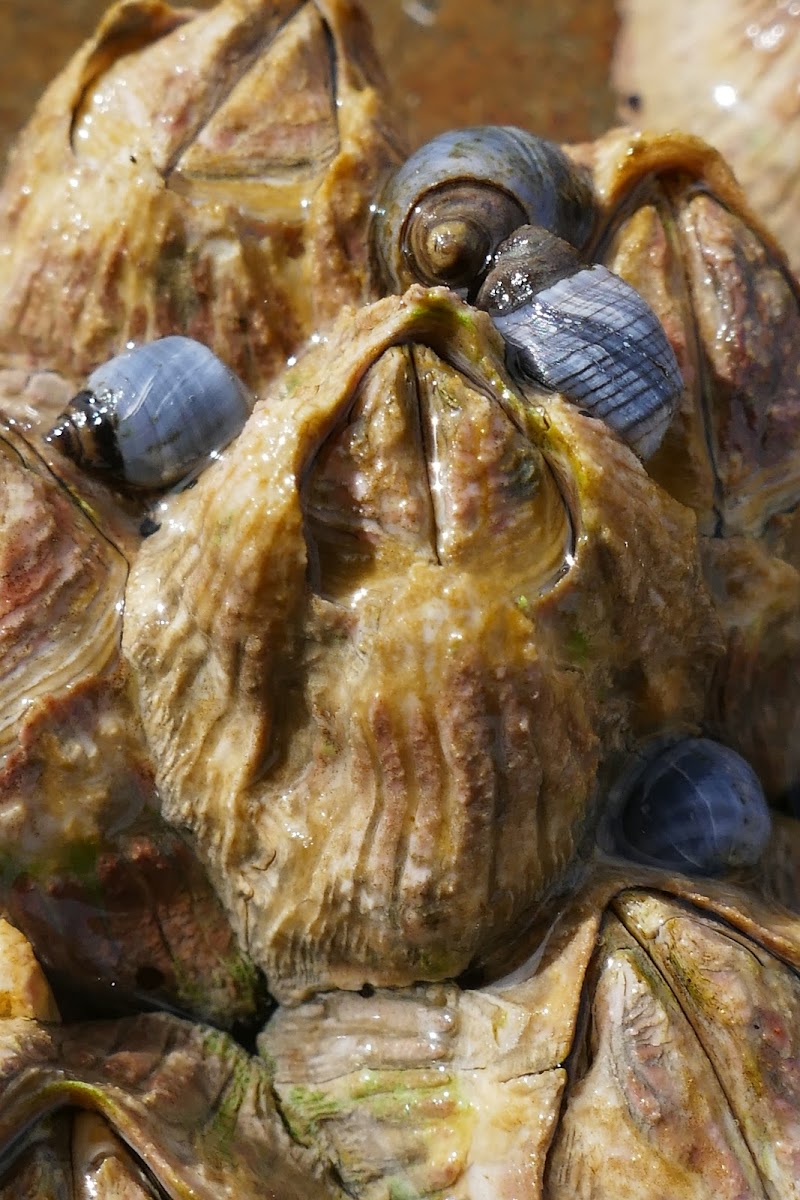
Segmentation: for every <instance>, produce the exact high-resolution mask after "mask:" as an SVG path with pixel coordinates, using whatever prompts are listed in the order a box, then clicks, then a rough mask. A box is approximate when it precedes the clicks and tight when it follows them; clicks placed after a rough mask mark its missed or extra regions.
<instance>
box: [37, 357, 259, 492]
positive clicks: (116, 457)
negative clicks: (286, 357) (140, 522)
mask: <svg viewBox="0 0 800 1200" xmlns="http://www.w3.org/2000/svg"><path fill="white" fill-rule="evenodd" d="M251 407H252V400H251V397H250V395H249V393H248V391H247V389H246V388H245V386H244V384H243V383H242V382H241V380H239V379H238V377H237V376H236V375H234V373H233V372H232V371H231V370H230V369H229V368H228V367H226V366H225V364H224V363H223V362H221V360H220V359H219V358H217V356H216V355H215V354H214V353H213V352H212V351H211V350H209V349H208V347H207V346H204V345H202V343H200V342H196V341H193V340H192V339H191V338H186V337H177V336H174V337H166V338H161V339H159V340H158V341H154V342H149V343H147V344H145V345H142V346H137V347H136V348H135V349H133V350H130V351H128V352H127V353H125V354H120V355H117V356H116V357H115V358H112V359H110V360H109V361H108V362H106V363H103V365H102V366H100V367H98V368H97V369H96V370H95V371H93V372H92V374H91V375H90V376H89V378H88V380H87V381H86V387H85V388H84V389H83V390H81V391H80V392H78V393H77V395H76V396H74V397H73V399H72V400H71V402H70V406H69V408H68V409H67V410H66V411H65V412H64V413H63V414H62V417H61V418H60V420H59V422H58V423H57V424H56V426H55V427H54V428H53V429H52V430H51V431H50V434H49V435H48V438H49V440H50V441H51V442H52V443H53V444H55V445H58V446H59V448H60V449H61V450H62V451H63V452H64V453H65V454H67V455H68V456H69V457H70V458H72V459H73V460H74V461H75V462H77V463H78V465H79V466H84V467H88V468H90V469H92V470H98V471H103V472H104V473H105V474H107V475H110V476H111V477H113V478H114V479H115V480H117V481H118V482H120V483H123V484H125V485H127V486H129V487H135V488H164V487H169V486H170V485H172V484H175V483H178V482H179V481H181V480H183V479H185V478H186V477H187V476H189V475H191V474H192V473H193V472H194V471H196V470H197V469H198V468H199V467H201V466H202V465H203V463H204V462H205V461H206V460H207V459H208V458H209V456H210V455H212V454H213V452H214V451H215V450H219V449H221V448H222V447H223V446H225V445H227V443H228V442H229V441H231V439H232V438H234V437H235V436H236V435H237V434H238V433H239V432H240V430H241V429H242V426H243V425H244V423H245V421H246V420H247V417H248V416H249V414H250V409H251Z"/></svg>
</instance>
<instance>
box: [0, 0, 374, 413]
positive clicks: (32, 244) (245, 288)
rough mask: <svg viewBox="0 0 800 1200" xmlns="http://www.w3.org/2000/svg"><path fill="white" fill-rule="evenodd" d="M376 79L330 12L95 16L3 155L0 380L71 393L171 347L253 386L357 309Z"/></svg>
mask: <svg viewBox="0 0 800 1200" xmlns="http://www.w3.org/2000/svg"><path fill="white" fill-rule="evenodd" d="M381 79H382V76H381V72H380V68H379V67H378V65H377V63H376V61H375V58H374V53H373V51H372V48H371V45H370V42H369V37H368V32H367V29H366V26H365V19H364V17H363V15H362V14H361V13H360V12H358V10H357V9H355V8H354V7H353V6H352V5H350V4H349V3H346V2H345V0H320V3H319V4H316V3H312V2H310V0H309V2H308V3H301V2H298V0H277V2H276V3H275V4H265V3H263V2H262V0H222V3H219V4H217V5H215V6H213V7H212V8H210V9H209V10H208V11H204V12H199V13H194V12H193V11H192V10H189V9H172V8H170V7H169V6H168V5H167V4H164V3H161V0H146V2H144V3H122V4H119V5H117V6H116V7H113V8H111V9H110V10H109V12H108V13H107V15H106V17H105V19H104V21H103V22H102V24H101V25H100V27H99V29H98V31H97V33H96V34H95V35H94V37H93V38H92V39H91V40H90V41H89V42H87V43H86V45H85V46H84V47H83V48H82V49H81V50H80V51H79V53H78V54H77V55H76V56H75V57H74V58H73V59H72V61H71V62H70V63H69V65H68V66H67V67H66V69H65V71H64V72H63V73H62V74H61V75H60V76H59V77H58V78H57V79H56V80H55V82H54V83H53V84H52V85H51V87H50V88H49V90H48V91H47V92H46V94H45V95H44V97H43V98H42V100H41V102H40V104H39V106H38V108H37V110H36V112H35V114H34V116H33V118H32V120H31V122H30V124H29V125H28V127H27V129H26V130H25V131H24V132H23V134H22V135H21V138H20V140H19V142H18V144H17V146H16V149H15V151H14V152H13V154H12V158H11V162H10V166H9V171H8V175H7V177H6V181H5V185H4V188H3V191H2V194H1V195H0V297H1V299H0V349H1V350H2V364H3V365H4V366H6V367H7V368H17V369H20V370H23V371H26V372H27V371H29V370H30V368H31V367H34V368H37V369H38V368H41V367H42V366H43V365H46V366H47V368H49V369H50V370H51V371H56V372H58V373H60V374H61V375H62V376H65V377H66V379H67V380H68V381H69V383H70V385H71V390H72V391H73V392H74V391H76V390H77V388H78V387H79V386H81V384H82V381H83V379H84V378H85V376H86V375H87V374H88V373H89V372H90V371H91V370H92V369H93V368H95V367H96V366H97V365H98V364H99V363H101V362H104V361H106V360H108V359H109V358H111V357H112V356H113V355H115V354H118V353H121V352H122V351H124V350H125V349H126V348H127V346H128V343H130V342H134V343H139V342H142V341H150V340H152V339H154V338H157V337H159V336H161V335H164V334H175V333H184V334H187V335H189V336H191V337H194V338H197V339H198V340H199V341H202V342H203V343H205V344H206V345H208V346H210V347H211V349H213V350H214V351H216V353H218V354H219V355H220V357H222V358H223V360H224V361H225V362H226V363H227V364H228V365H229V366H230V367H231V369H232V370H234V371H235V372H236V373H237V374H238V375H239V376H240V377H241V378H242V379H243V380H244V381H245V383H246V384H247V385H248V386H251V387H253V388H258V387H260V386H261V385H262V384H263V383H264V381H265V380H266V379H268V378H270V377H272V376H273V375H275V374H276V373H277V372H278V371H279V370H280V369H282V367H283V365H284V363H285V361H286V358H287V357H288V356H289V355H291V354H292V353H293V352H294V351H296V350H297V348H298V346H299V345H301V344H302V343H303V342H304V341H305V340H306V339H307V338H308V336H309V335H310V334H311V333H312V332H314V331H316V330H317V329H318V328H319V327H320V326H322V325H324V324H325V323H326V322H327V321H328V320H329V319H330V318H331V317H332V316H333V315H334V314H335V313H336V312H338V310H339V308H340V307H341V305H342V304H343V303H346V302H351V303H360V302H361V301H362V299H365V298H366V297H368V296H369V295H370V294H372V283H371V277H370V270H369V267H368V263H367V226H368V220H369V204H370V202H371V201H372V199H373V198H374V191H375V186H376V180H377V179H378V178H379V177H380V176H381V175H382V174H383V173H384V172H385V170H386V169H387V167H388V166H389V165H391V164H393V163H394V162H395V160H396V154H397V152H396V150H395V148H394V146H395V143H396V142H397V137H396V134H395V132H394V129H393V122H392V120H391V118H390V116H389V112H388V107H387V106H386V105H385V102H384V100H383V99H382V97H381V95H380V94H379V91H378V90H377V87H376V85H378V86H379V85H380V82H381ZM61 407H63V405H61ZM57 411H59V410H58V409H56V410H55V411H53V410H49V411H47V410H45V411H43V412H40V414H39V419H40V420H42V421H43V422H47V421H48V418H49V424H52V421H53V419H54V417H55V416H56V413H57ZM46 427H47V425H45V428H46Z"/></svg>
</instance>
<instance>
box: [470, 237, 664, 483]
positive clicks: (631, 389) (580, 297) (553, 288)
mask: <svg viewBox="0 0 800 1200" xmlns="http://www.w3.org/2000/svg"><path fill="white" fill-rule="evenodd" d="M475 303H476V305H477V307H478V308H483V309H485V310H486V311H487V312H488V313H489V315H490V316H491V318H492V320H493V321H494V324H495V326H496V327H497V329H498V330H499V331H500V333H501V334H502V335H503V338H504V339H505V343H506V347H507V353H506V357H507V361H508V365H509V369H510V371H511V372H512V374H513V375H515V376H516V377H517V378H518V379H522V380H532V381H534V382H536V383H541V384H543V385H544V386H545V387H546V388H548V389H550V390H551V391H554V392H561V393H562V394H563V395H564V396H566V397H567V398H568V399H569V400H572V401H573V402H574V403H576V404H578V405H580V407H581V408H583V409H584V410H586V411H587V412H589V413H590V414H591V415H592V416H593V417H598V418H600V419H601V420H603V421H605V422H606V424H607V425H609V426H610V427H611V428H612V429H613V430H614V431H615V432H616V433H618V434H619V435H620V437H622V438H623V439H624V440H625V441H626V442H627V443H628V445H629V446H630V447H631V449H632V450H634V451H635V453H636V454H638V456H639V457H640V458H642V459H646V458H649V457H650V455H651V454H653V453H654V452H655V451H656V450H657V449H658V447H659V445H660V444H661V439H662V438H663V436H664V434H665V433H666V431H667V429H668V427H669V424H670V422H671V420H672V417H673V416H674V413H675V409H676V406H677V403H678V398H679V396H680V394H681V389H682V387H683V381H682V379H681V373H680V370H679V369H678V364H677V362H676V359H675V355H674V353H673V350H672V347H671V346H670V344H669V342H668V341H667V336H666V334H665V333H664V330H663V328H662V326H661V324H660V322H659V320H658V318H657V317H656V315H655V313H654V312H653V310H652V309H651V308H650V306H649V305H648V304H646V303H645V301H644V300H643V299H642V297H641V296H640V295H639V293H638V292H637V291H636V290H635V289H634V288H632V287H631V286H630V284H628V283H626V282H625V281H624V280H622V279H620V277H619V276H618V275H614V274H613V273H612V272H611V271H609V270H608V269H607V268H606V267H604V266H602V265H601V264H600V263H595V264H594V265H592V266H588V267H587V266H583V265H582V263H581V260H580V256H579V255H578V253H577V251H576V250H574V248H573V247H572V246H570V245H569V244H568V243H567V242H565V241H563V240H562V239H561V238H558V237H555V236H554V235H553V234H551V233H549V232H548V231H547V230H545V229H539V228H536V227H535V226H528V227H526V228H523V229H519V230H517V232H516V233H514V234H513V235H512V236H511V237H510V238H508V239H507V240H506V241H505V242H504V243H503V244H502V246H500V247H499V249H498V250H497V253H496V254H495V257H494V263H493V265H492V268H491V269H490V271H489V272H488V274H487V276H486V278H485V280H484V283H483V285H482V287H481V289H480V291H479V292H478V295H477V298H476V301H475Z"/></svg>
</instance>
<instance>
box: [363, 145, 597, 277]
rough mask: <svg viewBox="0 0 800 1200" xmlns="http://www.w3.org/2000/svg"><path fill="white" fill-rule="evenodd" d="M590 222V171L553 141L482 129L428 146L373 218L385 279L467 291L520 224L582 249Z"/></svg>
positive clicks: (395, 180)
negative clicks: (581, 166) (550, 234)
mask: <svg viewBox="0 0 800 1200" xmlns="http://www.w3.org/2000/svg"><path fill="white" fill-rule="evenodd" d="M593 222H594V202H593V197H592V191H591V187H590V185H589V181H588V175H587V174H586V173H585V172H584V171H583V169H582V168H580V167H579V166H576V165H575V164H574V163H572V162H571V161H570V159H569V158H567V156H566V154H565V153H564V152H563V150H561V148H560V147H559V146H557V145H556V144H555V143H554V142H548V141H546V140H545V139H543V138H539V137H535V136H534V135H533V134H530V133H527V132H526V131H524V130H522V129H516V128H514V127H513V126H506V125H480V126H474V127H472V128H467V129H461V130H454V131H451V132H448V133H443V134H441V135H440V136H439V137H436V138H433V139H432V140H431V141H430V142H426V143H425V145H424V146H421V147H420V148H419V149H418V150H417V151H416V153H414V154H412V155H411V157H410V158H409V159H407V160H406V162H405V163H404V164H403V166H401V167H400V169H399V170H398V171H397V172H396V173H395V174H394V175H393V176H391V177H390V179H389V180H388V182H387V184H386V186H385V188H384V191H383V194H382V196H381V199H380V201H379V203H378V204H377V205H376V211H375V217H374V222H373V244H374V249H375V255H376V258H377V260H378V264H379V267H380V269H381V271H382V274H383V276H384V278H385V279H386V282H387V283H388V284H389V285H390V286H391V287H392V288H393V289H394V290H396V291H403V290H405V288H406V287H407V286H408V285H410V284H411V283H424V284H428V285H431V286H433V285H436V284H443V285H446V286H447V287H450V288H452V289H453V290H454V291H460V292H462V293H465V294H470V293H471V292H472V291H474V289H475V288H476V287H477V286H478V284H479V283H480V280H481V277H482V274H483V273H484V271H485V269H486V267H487V265H488V263H489V261H490V260H491V256H492V254H493V253H494V252H495V250H496V249H497V247H498V246H499V245H500V243H501V242H502V241H503V240H504V239H505V238H506V237H508V235H509V234H511V233H513V232H514V230H515V229H518V228H519V227H520V226H522V225H528V224H535V225H541V226H544V227H545V228H546V229H549V230H551V231H552V232H554V233H556V234H558V235H559V236H560V237H564V238H566V239H567V240H568V241H570V242H572V243H573V244H574V245H576V246H582V245H583V244H584V242H585V241H586V239H587V238H588V236H589V232H590V230H591V228H592V225H593Z"/></svg>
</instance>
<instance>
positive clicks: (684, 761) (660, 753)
mask: <svg viewBox="0 0 800 1200" xmlns="http://www.w3.org/2000/svg"><path fill="white" fill-rule="evenodd" d="M615 791H616V794H617V804H615V805H613V807H614V809H615V811H614V813H613V814H612V816H611V819H610V822H609V825H608V828H607V831H606V835H605V837H604V838H603V839H602V840H604V841H606V843H607V845H606V848H607V849H612V850H613V851H614V852H615V853H618V854H622V855H624V856H625V857H626V858H632V859H634V860H635V861H637V862H641V863H645V864H647V865H649V866H654V867H662V868H666V869H668V870H672V871H683V872H685V873H687V874H691V875H719V874H721V873H722V872H723V871H726V870H729V869H731V868H735V867H744V866H752V865H753V864H755V863H756V862H757V861H758V860H759V858H760V857H761V855H762V854H763V852H764V849H765V847H766V844H767V841H768V840H769V836H770V829H771V821H770V815H769V808H768V807H767V803H766V800H765V799H764V792H763V789H762V787H761V784H760V783H759V780H758V776H757V775H756V773H755V771H753V769H752V767H751V766H750V765H749V763H747V762H746V761H745V760H744V759H743V758H742V757H741V755H739V754H737V753H736V752H735V751H734V750H730V749H729V748H728V747H727V746H722V745H720V744H719V743H718V742H712V741H710V740H708V739H707V738H685V739H683V740H682V741H679V742H676V743H674V744H673V745H671V746H667V747H666V748H664V747H663V746H662V747H661V748H660V749H658V750H656V751H655V752H654V753H652V754H650V755H648V756H646V757H645V758H643V759H642V760H640V761H639V762H637V763H636V764H635V765H634V766H632V767H631V768H630V770H629V771H627V772H626V773H625V774H624V776H623V778H622V779H621V780H620V783H619V784H618V786H617V788H616V789H615Z"/></svg>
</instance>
